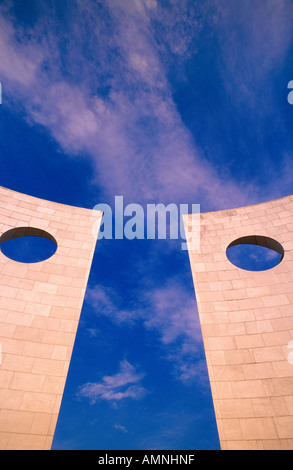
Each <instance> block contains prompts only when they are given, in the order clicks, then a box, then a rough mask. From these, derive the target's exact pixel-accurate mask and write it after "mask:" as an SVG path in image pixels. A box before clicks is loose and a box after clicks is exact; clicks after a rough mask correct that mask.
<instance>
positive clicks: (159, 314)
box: [87, 273, 205, 384]
mask: <svg viewBox="0 0 293 470" xmlns="http://www.w3.org/2000/svg"><path fill="white" fill-rule="evenodd" d="M140 275H141V276H145V279H147V277H146V273H144V274H143V273H140ZM146 282H147V281H146ZM162 283H163V286H160V287H156V286H151V284H150V283H148V285H147V288H146V290H145V291H144V292H141V291H140V290H138V291H137V295H138V296H139V297H140V300H139V302H138V303H137V305H136V306H133V307H132V308H129V309H125V308H123V299H121V298H120V297H119V296H118V295H117V292H115V289H114V288H113V287H112V288H109V287H101V286H99V285H97V286H96V287H91V288H90V289H88V292H87V302H88V303H89V305H90V306H91V309H92V311H93V312H95V313H96V315H98V316H99V315H104V316H106V317H107V318H109V319H110V320H111V321H113V322H114V323H115V324H118V325H120V324H121V325H122V324H123V325H124V326H129V327H131V328H132V327H135V325H136V324H137V322H139V323H142V324H143V325H144V327H145V328H146V329H147V330H149V331H150V332H153V333H155V334H156V335H157V337H158V338H159V340H160V344H161V347H162V350H163V351H164V357H165V358H166V359H167V360H168V361H169V362H170V364H172V365H173V369H174V375H175V376H176V378H177V379H178V380H180V381H181V382H183V383H186V384H187V383H189V382H193V381H194V380H196V381H197V382H198V383H199V382H201V376H203V375H204V374H202V371H203V370H204V368H205V362H204V358H203V357H201V351H202V336H201V328H200V324H199V318H198V314H197V306H196V299H195V295H194V293H193V291H192V290H190V289H188V288H186V287H185V286H184V284H183V282H182V281H181V280H180V279H178V278H176V277H171V276H167V278H166V279H165V281H163V280H162ZM90 334H91V332H90ZM91 337H92V334H91ZM202 383H204V382H202Z"/></svg>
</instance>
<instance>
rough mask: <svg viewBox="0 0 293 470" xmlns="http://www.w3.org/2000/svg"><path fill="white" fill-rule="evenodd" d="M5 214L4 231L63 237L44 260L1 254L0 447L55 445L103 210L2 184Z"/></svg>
mask: <svg viewBox="0 0 293 470" xmlns="http://www.w3.org/2000/svg"><path fill="white" fill-rule="evenodd" d="M0 215H1V217H0V236H2V235H3V234H4V233H6V232H7V231H8V230H10V229H12V228H15V227H24V228H25V227H34V228H37V229H40V230H46V232H48V233H49V234H51V235H52V236H53V237H54V238H55V239H56V241H57V251H56V253H55V254H54V255H53V256H52V257H51V258H49V259H47V260H45V261H41V262H38V263H19V262H16V261H13V260H10V259H8V258H7V257H6V256H4V254H3V253H2V252H1V251H0V343H1V350H2V355H1V364H0V449H36V450H37V449H50V448H51V444H52V439H53V435H54V431H55V426H56V422H57V417H58V413H59V408H60V403H61V399H62V395H63V390H64V386H65V381H66V376H67V372H68V367H69V362H70V358H71V353H72V349H73V344H74V339H75V334H76V330H77V326H78V321H79V316H80V312H81V308H82V302H83V299H84V294H85V289H86V286H87V281H88V276H89V272H90V268H91V263H92V258H93V254H94V250H95V245H96V238H97V237H96V235H97V230H98V228H99V224H100V221H101V216H102V213H101V212H99V211H93V210H90V209H83V208H79V207H71V206H67V205H63V204H58V203H54V202H49V201H45V200H42V199H38V198H35V197H31V196H27V195H25V194H21V193H17V192H15V191H11V190H8V189H5V188H1V187H0ZM93 227H94V230H93ZM282 427H283V428H285V424H282Z"/></svg>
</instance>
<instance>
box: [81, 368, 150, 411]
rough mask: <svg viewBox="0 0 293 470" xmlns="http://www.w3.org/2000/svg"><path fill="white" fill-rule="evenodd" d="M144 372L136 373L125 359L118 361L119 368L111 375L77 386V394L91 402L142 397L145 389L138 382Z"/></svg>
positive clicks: (112, 401)
mask: <svg viewBox="0 0 293 470" xmlns="http://www.w3.org/2000/svg"><path fill="white" fill-rule="evenodd" d="M143 377H144V374H142V373H138V372H137V371H136V369H135V367H134V366H132V365H131V364H130V363H129V362H128V361H127V360H123V361H121V362H120V370H119V372H118V373H117V374H115V375H112V376H104V377H103V378H102V380H101V382H88V383H86V384H84V385H81V386H80V387H79V391H78V393H77V396H78V397H80V398H88V399H90V402H91V404H95V403H96V401H97V400H105V401H108V402H111V403H113V404H115V403H117V402H119V401H120V400H123V399H125V398H132V399H133V400H140V399H142V398H143V397H144V396H145V395H146V393H147V391H146V389H145V388H144V387H142V386H141V385H140V384H139V382H140V381H141V380H142V379H143Z"/></svg>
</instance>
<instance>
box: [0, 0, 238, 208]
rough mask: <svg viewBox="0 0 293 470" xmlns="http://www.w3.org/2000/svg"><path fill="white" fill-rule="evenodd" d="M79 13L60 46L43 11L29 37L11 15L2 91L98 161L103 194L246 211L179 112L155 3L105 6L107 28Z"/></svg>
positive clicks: (90, 11) (6, 24)
mask: <svg viewBox="0 0 293 470" xmlns="http://www.w3.org/2000/svg"><path fill="white" fill-rule="evenodd" d="M72 8H73V11H72V15H71V18H74V20H70V19H69V20H68V21H67V23H66V24H65V25H64V30H63V31H62V35H63V41H62V42H60V37H59V33H60V31H58V27H57V20H56V18H55V17H54V15H52V16H50V13H52V12H50V11H49V7H46V6H45V4H44V9H43V13H42V14H39V17H38V19H37V20H36V22H35V24H34V27H33V28H32V27H27V28H26V29H23V30H22V31H21V34H20V33H19V31H18V30H17V29H15V27H14V23H13V17H12V16H9V14H7V12H6V16H5V19H4V18H2V26H3V28H2V29H1V33H0V41H2V43H3V48H1V62H0V72H1V74H2V76H3V77H4V83H3V87H4V88H6V90H7V93H8V94H10V96H11V98H12V102H13V103H14V104H15V103H16V102H18V103H19V105H20V103H21V106H22V107H23V108H24V109H25V112H26V113H27V119H28V121H29V122H31V123H37V124H41V125H42V126H44V127H45V128H46V129H47V130H48V131H49V132H50V133H51V135H52V136H53V137H54V138H55V139H56V141H57V142H58V144H59V145H60V147H61V148H62V149H63V151H64V152H67V153H69V154H74V155H75V154H78V155H84V156H87V157H88V158H90V159H91V160H92V161H93V162H94V164H95V168H96V173H95V175H93V183H95V181H96V182H97V183H98V184H99V185H100V186H102V187H103V188H104V193H105V194H108V195H109V194H113V193H116V194H119V193H120V194H126V195H128V197H129V198H132V199H133V200H136V201H137V202H140V201H142V200H143V201H146V200H150V199H151V200H154V199H155V200H159V201H178V202H179V201H181V202H185V201H186V200H190V198H191V197H193V198H194V199H195V198H199V196H201V197H203V198H206V200H207V201H208V202H209V204H210V205H213V206H215V205H216V206H217V207H218V206H219V205H220V204H221V205H227V204H228V203H229V202H230V201H231V200H233V201H237V203H238V204H239V205H241V204H243V203H245V201H246V200H247V190H246V189H245V188H244V187H243V188H239V187H238V185H237V184H235V183H234V182H233V180H232V179H229V178H224V179H223V180H222V176H220V175H219V174H218V173H217V170H216V169H215V168H213V166H212V165H211V164H209V163H208V162H207V161H205V160H204V159H203V158H202V154H201V151H200V150H199V149H198V148H197V147H196V144H195V143H194V139H193V136H192V134H191V132H190V131H189V130H188V128H187V127H186V126H185V125H184V123H183V121H182V119H181V116H180V113H179V112H178V110H177V107H176V104H175V102H174V100H173V97H172V93H173V90H172V87H171V86H170V83H169V81H168V75H167V70H166V67H165V64H164V61H162V59H161V57H160V48H159V46H158V43H157V42H156V39H155V35H154V30H153V29H152V28H153V27H152V24H151V18H152V15H154V14H155V13H156V15H161V16H157V17H156V21H159V22H162V24H163V23H164V16H163V13H164V12H163V11H161V10H160V9H158V8H157V3H156V2H155V1H150V0H148V1H146V0H145V1H138V0H137V1H136V2H133V3H126V2H117V1H115V2H106V3H105V5H104V6H103V8H104V10H105V12H106V13H107V18H108V21H107V22H106V21H105V20H104V19H102V18H101V17H100V15H99V10H98V9H97V5H96V4H95V2H92V1H89V0H88V1H87V2H83V3H81V2H77V3H75V4H73V5H72ZM154 12H155V13H154ZM185 16H186V12H185ZM181 23H182V24H184V22H183V21H182V22H181ZM194 27H195V28H194V29H196V27H198V28H200V26H199V22H198V21H195V22H194ZM76 31H79V34H78V35H76V34H74V33H76ZM88 31H90V32H91V35H89V34H88ZM188 31H189V34H194V32H192V29H191V28H189V30H188ZM186 32H187V31H186ZM81 33H82V34H81ZM169 36H170V37H171V35H169ZM77 38H78V39H77ZM186 41H191V38H188V37H186ZM173 46H174V44H173ZM186 47H187V46H186ZM186 47H185V46H183V45H181V46H180V50H181V54H183V52H184V49H186ZM84 50H87V54H84ZM175 175H176V184H174V177H175Z"/></svg>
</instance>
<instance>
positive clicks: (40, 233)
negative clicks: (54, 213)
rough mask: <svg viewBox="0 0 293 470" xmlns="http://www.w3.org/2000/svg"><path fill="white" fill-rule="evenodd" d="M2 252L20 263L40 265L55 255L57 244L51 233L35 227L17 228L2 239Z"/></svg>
mask: <svg viewBox="0 0 293 470" xmlns="http://www.w3.org/2000/svg"><path fill="white" fill-rule="evenodd" d="M0 250H1V252H2V253H3V255H5V256H6V257H7V258H10V259H12V260H13V261H18V262H20V263H38V262H40V261H44V260H46V259H48V258H50V257H51V256H53V255H54V253H55V251H56V250H57V242H56V240H55V238H54V237H53V236H52V235H50V233H48V232H46V231H45V230H41V229H38V228H33V227H17V228H13V229H11V230H8V231H7V232H5V233H4V234H3V235H2V236H1V237H0Z"/></svg>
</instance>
